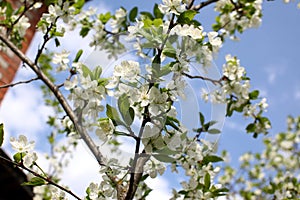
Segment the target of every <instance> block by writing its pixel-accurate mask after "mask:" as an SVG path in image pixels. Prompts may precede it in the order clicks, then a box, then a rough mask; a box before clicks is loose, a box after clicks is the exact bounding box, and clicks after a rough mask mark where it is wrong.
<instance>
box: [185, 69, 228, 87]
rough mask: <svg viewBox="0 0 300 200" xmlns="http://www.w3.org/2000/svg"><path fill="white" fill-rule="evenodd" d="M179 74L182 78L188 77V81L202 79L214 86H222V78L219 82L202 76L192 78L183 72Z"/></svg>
mask: <svg viewBox="0 0 300 200" xmlns="http://www.w3.org/2000/svg"><path fill="white" fill-rule="evenodd" d="M181 74H182V75H184V76H186V77H188V78H190V79H202V80H204V81H210V82H212V83H213V84H214V85H217V84H218V85H220V86H222V85H223V84H222V81H223V80H224V78H223V77H222V78H220V79H219V80H215V79H211V78H208V77H204V76H192V75H190V74H187V73H185V72H182V73H181Z"/></svg>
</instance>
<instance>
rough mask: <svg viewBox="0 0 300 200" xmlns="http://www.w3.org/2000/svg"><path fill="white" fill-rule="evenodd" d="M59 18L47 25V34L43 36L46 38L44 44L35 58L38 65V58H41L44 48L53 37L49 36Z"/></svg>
mask: <svg viewBox="0 0 300 200" xmlns="http://www.w3.org/2000/svg"><path fill="white" fill-rule="evenodd" d="M58 18H59V17H56V18H55V20H54V22H52V23H51V24H50V26H49V27H47V30H46V33H45V35H44V36H43V39H44V41H43V44H42V46H41V47H40V48H39V49H38V52H37V54H36V57H35V59H34V64H36V65H37V64H38V60H39V58H40V56H41V54H42V53H43V50H44V48H45V47H46V44H47V42H48V41H49V40H50V39H51V37H49V32H50V31H51V29H52V27H53V26H54V24H55V23H56V21H57V20H58Z"/></svg>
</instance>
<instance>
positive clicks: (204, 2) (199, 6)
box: [190, 0, 219, 11]
mask: <svg viewBox="0 0 300 200" xmlns="http://www.w3.org/2000/svg"><path fill="white" fill-rule="evenodd" d="M217 1H219V0H208V1H203V2H201V3H200V4H198V5H194V6H192V7H191V8H190V10H197V11H198V10H200V9H201V8H204V7H205V6H208V5H209V4H212V3H215V2H217Z"/></svg>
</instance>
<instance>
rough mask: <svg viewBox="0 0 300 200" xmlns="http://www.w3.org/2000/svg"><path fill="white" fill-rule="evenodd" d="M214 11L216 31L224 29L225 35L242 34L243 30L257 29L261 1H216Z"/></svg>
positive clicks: (259, 21) (259, 20)
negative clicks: (217, 14) (215, 14)
mask: <svg viewBox="0 0 300 200" xmlns="http://www.w3.org/2000/svg"><path fill="white" fill-rule="evenodd" d="M215 11H216V12H219V13H220V15H219V16H218V17H217V20H216V22H217V24H215V25H214V28H215V29H216V30H220V29H224V30H225V31H226V33H227V34H230V35H232V34H234V33H235V31H236V30H237V31H238V32H240V33H241V32H243V31H244V30H245V29H248V28H252V27H258V26H259V25H260V24H261V16H262V14H261V11H262V0H255V1H251V2H249V1H237V2H236V1H230V0H221V1H217V3H216V6H215Z"/></svg>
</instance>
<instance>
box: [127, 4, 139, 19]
mask: <svg viewBox="0 0 300 200" xmlns="http://www.w3.org/2000/svg"><path fill="white" fill-rule="evenodd" d="M137 13H138V8H137V7H134V8H132V10H131V11H130V13H129V20H130V21H132V22H135V18H136V16H137Z"/></svg>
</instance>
